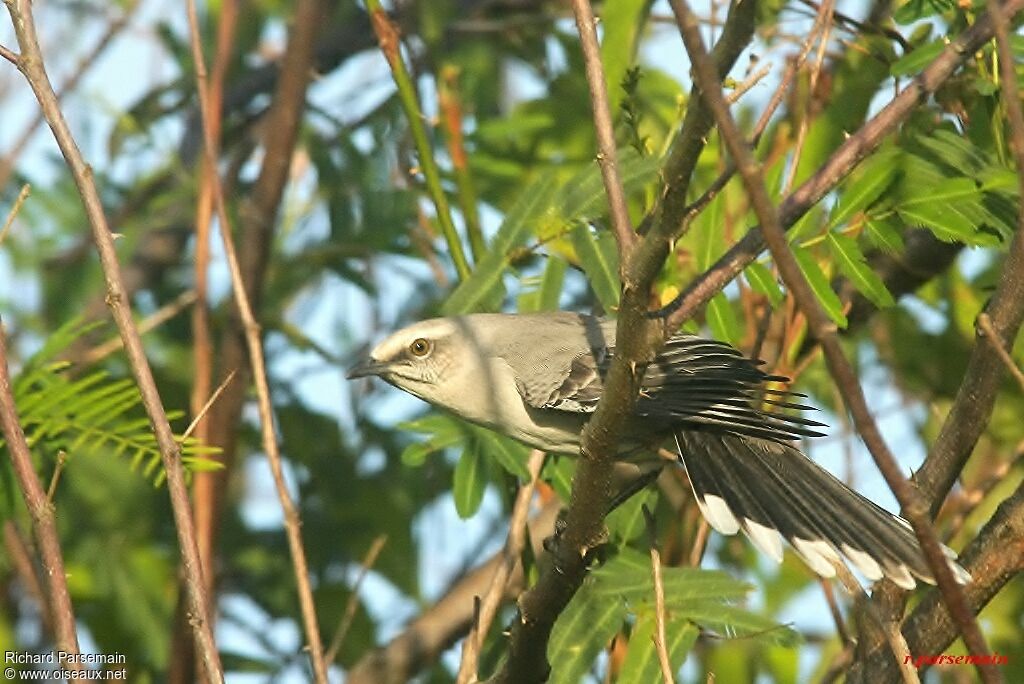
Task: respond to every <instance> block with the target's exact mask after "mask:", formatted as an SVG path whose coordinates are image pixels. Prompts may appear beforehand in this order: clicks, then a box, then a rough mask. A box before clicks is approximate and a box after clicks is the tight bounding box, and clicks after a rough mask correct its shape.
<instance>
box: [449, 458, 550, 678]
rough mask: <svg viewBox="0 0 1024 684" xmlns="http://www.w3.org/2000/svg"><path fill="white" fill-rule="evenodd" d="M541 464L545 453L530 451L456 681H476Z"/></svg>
mask: <svg viewBox="0 0 1024 684" xmlns="http://www.w3.org/2000/svg"><path fill="white" fill-rule="evenodd" d="M543 467H544V452H543V451H538V450H534V451H532V452H531V453H530V459H529V461H527V463H526V469H527V471H528V472H529V473H530V479H529V481H528V482H525V483H523V485H522V486H521V487H520V488H519V492H518V493H517V494H516V499H515V502H514V503H513V504H512V512H511V514H510V515H509V527H508V537H507V538H506V540H505V548H504V550H503V551H502V553H501V563H500V564H499V565H498V567H496V568H495V569H494V576H493V577H492V578H491V583H490V585H489V586H488V587H487V593H485V594H484V595H483V598H482V599H481V600H480V604H479V609H478V610H477V611H475V613H476V616H475V617H476V619H475V620H474V621H473V626H472V627H471V628H470V630H469V634H467V635H466V639H465V641H463V643H462V661H461V662H460V663H459V672H458V675H456V678H455V681H456V683H457V684H468V683H469V682H475V681H477V678H478V677H479V673H478V672H477V667H478V661H479V659H480V648H481V646H483V640H484V638H485V637H486V636H487V633H488V632H489V631H490V629H491V623H493V622H494V617H495V615H497V613H498V608H499V606H501V602H502V599H503V598H504V597H505V592H506V591H507V590H508V581H509V578H510V577H511V576H512V571H513V570H515V567H516V564H517V563H519V559H520V558H521V557H522V554H523V549H524V548H526V540H527V528H526V520H527V518H528V516H529V513H530V502H531V501H532V500H533V490H534V488H535V487H536V486H537V478H538V477H539V476H540V471H541V469H542V468H543Z"/></svg>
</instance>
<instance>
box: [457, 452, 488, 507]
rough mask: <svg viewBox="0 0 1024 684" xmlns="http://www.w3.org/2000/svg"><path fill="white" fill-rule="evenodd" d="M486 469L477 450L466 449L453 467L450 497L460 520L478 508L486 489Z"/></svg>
mask: <svg viewBox="0 0 1024 684" xmlns="http://www.w3.org/2000/svg"><path fill="white" fill-rule="evenodd" d="M486 473H487V468H486V464H485V463H484V459H483V455H482V454H481V453H480V451H479V450H478V449H473V448H468V449H465V450H464V451H463V452H462V457H461V458H459V462H458V463H457V464H456V465H455V477H454V481H453V483H452V496H453V497H454V498H455V510H456V511H457V512H458V514H459V517H460V518H468V517H470V516H472V515H473V514H474V513H476V511H477V509H478V508H480V502H481V501H483V498H484V489H486V487H487V474H486Z"/></svg>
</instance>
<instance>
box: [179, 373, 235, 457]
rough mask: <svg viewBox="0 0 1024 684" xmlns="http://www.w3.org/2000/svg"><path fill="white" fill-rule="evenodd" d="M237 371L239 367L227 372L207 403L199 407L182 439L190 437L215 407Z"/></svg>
mask: <svg viewBox="0 0 1024 684" xmlns="http://www.w3.org/2000/svg"><path fill="white" fill-rule="evenodd" d="M237 372H238V369H237V368H232V369H231V371H230V372H229V373H228V374H227V377H225V378H224V380H223V381H222V382H221V383H220V385H218V386H217V389H216V390H214V391H213V394H211V395H210V398H209V399H207V400H206V403H205V404H203V406H202V408H200V409H199V412H198V413H196V417H195V418H193V419H192V422H191V423H189V424H188V427H187V428H185V432H184V433H182V435H181V439H182V441H184V440H186V439H188V438H189V437H190V436H191V435H192V431H193V430H195V429H196V426H197V425H199V423H200V422H201V421H202V420H203V418H205V417H206V414H207V413H208V412H209V411H210V409H211V408H213V405H214V404H215V403H217V399H218V398H219V397H220V395H221V393H222V392H223V391H224V390H226V389H227V388H228V385H230V384H231V381H232V380H234V379H235V374H236V373H237Z"/></svg>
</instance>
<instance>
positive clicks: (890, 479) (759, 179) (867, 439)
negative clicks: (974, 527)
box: [669, 0, 1002, 682]
mask: <svg viewBox="0 0 1024 684" xmlns="http://www.w3.org/2000/svg"><path fill="white" fill-rule="evenodd" d="M669 4H670V5H671V6H672V10H673V12H674V13H675V15H676V19H677V20H678V22H679V29H680V31H681V32H682V34H683V41H684V42H685V43H686V50H687V52H688V53H689V54H690V61H691V63H692V64H693V68H694V71H695V78H696V80H697V82H698V83H699V84H700V86H701V91H702V96H703V97H704V98H705V99H706V100H707V101H708V103H709V105H710V107H711V109H712V111H713V112H714V114H715V119H716V120H717V122H718V128H719V133H720V134H721V136H722V137H723V139H724V140H725V142H726V146H727V147H728V149H729V152H730V154H731V155H732V157H733V160H734V161H735V163H736V165H737V169H738V171H739V173H740V176H741V177H742V178H743V182H744V185H745V186H746V189H747V194H748V196H749V198H750V202H751V204H752V206H753V209H754V212H755V214H756V215H757V218H758V221H759V222H760V224H761V232H762V233H763V235H764V239H765V241H766V242H767V243H768V248H769V249H770V250H771V254H772V258H773V259H774V260H775V264H776V266H777V267H778V269H779V272H780V275H781V276H782V278H783V280H784V282H785V283H786V285H787V286H788V288H789V290H790V291H791V292H792V293H793V296H794V298H795V299H796V301H797V303H798V305H799V306H800V309H801V310H802V311H803V312H804V315H805V316H806V317H807V322H808V326H809V328H810V330H811V332H812V334H813V335H814V336H815V337H816V338H817V339H818V342H819V343H820V344H821V346H822V349H823V350H824V353H825V361H826V363H827V364H828V368H829V371H830V373H831V375H832V377H833V379H834V380H835V381H836V384H837V385H838V387H839V391H840V393H841V394H842V397H843V401H844V403H845V404H846V408H847V410H848V411H849V412H850V414H851V415H852V416H853V420H854V424H855V425H856V426H857V431H858V432H859V433H860V435H861V438H862V439H863V440H864V443H865V445H866V446H867V447H868V450H869V451H870V452H871V455H872V457H873V458H874V459H875V463H876V464H877V465H878V469H879V470H880V471H881V472H882V475H883V476H884V477H885V480H886V482H887V483H888V485H889V488H890V489H891V490H892V491H893V493H894V494H895V495H896V498H897V500H898V501H899V502H900V505H901V507H902V508H903V511H904V514H905V515H906V517H907V518H908V520H909V521H910V524H911V525H912V526H913V528H914V532H915V534H916V535H917V538H918V541H919V542H920V544H921V549H922V551H923V553H924V556H925V559H926V561H927V562H928V566H929V568H930V569H931V571H932V574H933V576H934V577H935V580H936V582H937V583H938V585H939V588H940V590H941V591H942V595H943V598H944V599H945V601H946V604H947V605H948V606H949V608H950V612H951V613H952V614H953V616H954V617H955V618H956V622H957V624H958V626H959V628H960V631H961V633H962V634H963V637H964V643H965V644H966V645H967V647H968V648H969V649H970V651H971V652H972V653H974V654H977V655H987V654H988V653H989V650H988V645H987V644H986V642H985V638H984V636H983V635H982V633H981V630H980V629H979V628H978V623H977V620H976V619H975V616H974V614H973V613H972V612H971V610H970V608H969V607H968V605H967V602H966V599H965V598H964V594H963V591H962V590H961V587H960V586H959V585H958V584H957V582H956V579H955V578H954V577H953V571H952V569H951V568H950V566H949V563H948V562H947V559H946V557H945V555H944V554H943V551H942V547H941V545H940V544H939V541H938V537H937V536H936V534H935V530H934V529H933V528H932V526H931V521H930V518H929V517H928V515H927V511H928V509H927V505H926V504H925V502H924V500H923V499H922V498H921V496H920V493H919V492H918V491H917V490H916V489H915V488H914V486H913V484H912V483H911V482H910V481H909V480H907V479H906V478H905V477H903V474H902V472H901V471H900V467H899V464H898V463H897V462H896V458H895V457H894V456H893V454H892V452H891V451H890V450H889V447H888V445H887V444H886V443H885V440H884V439H883V437H882V434H881V432H880V431H879V429H878V425H877V424H876V423H875V420H874V417H873V416H872V415H871V411H870V409H869V408H868V405H867V401H866V400H865V398H864V393H863V390H862V389H861V387H860V382H859V381H858V379H857V374H856V373H855V371H854V370H853V367H852V366H851V365H850V363H849V361H848V360H847V359H846V356H845V355H844V353H843V350H842V347H841V346H840V342H839V336H838V334H837V332H836V326H835V324H834V323H832V322H831V321H830V320H829V318H828V316H827V315H826V314H825V312H824V311H823V310H822V309H821V305H820V304H819V303H818V300H817V297H816V296H815V295H814V292H813V291H812V289H811V286H810V284H809V283H808V282H807V279H806V278H805V277H804V275H803V273H802V271H801V270H800V266H799V265H798V264H797V262H796V258H795V257H794V256H793V253H792V252H791V251H790V249H789V243H788V242H787V240H786V236H785V229H784V228H783V226H782V223H781V221H780V219H779V214H778V213H777V212H776V210H775V207H774V206H773V205H772V203H771V200H770V199H769V197H768V190H767V188H766V186H765V183H764V174H763V170H762V169H761V165H760V164H759V163H758V162H757V160H756V159H755V158H754V155H753V153H752V152H751V150H750V149H749V147H748V146H747V144H746V142H745V141H744V140H743V136H742V134H741V133H740V130H739V128H738V127H737V126H736V123H735V121H733V119H732V115H731V113H730V112H729V107H728V105H727V104H726V103H725V99H724V97H723V95H722V91H721V87H720V86H719V83H718V75H717V73H716V70H715V66H714V64H713V63H712V61H711V59H710V57H709V56H708V55H707V53H706V51H705V49H704V41H703V39H702V38H701V35H700V28H699V26H698V24H697V18H696V15H694V14H693V12H692V10H690V8H689V5H688V4H687V3H686V1H685V0H670V3H669ZM978 672H979V674H980V675H981V678H982V680H983V681H985V682H1001V681H1002V675H1001V673H1000V671H999V670H998V669H997V668H996V667H995V666H994V665H991V664H986V665H978Z"/></svg>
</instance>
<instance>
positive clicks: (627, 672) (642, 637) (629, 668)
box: [616, 611, 700, 684]
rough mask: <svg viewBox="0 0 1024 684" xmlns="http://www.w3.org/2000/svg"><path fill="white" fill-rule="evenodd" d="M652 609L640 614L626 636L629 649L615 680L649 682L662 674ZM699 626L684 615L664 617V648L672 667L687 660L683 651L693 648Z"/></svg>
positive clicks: (635, 683)
mask: <svg viewBox="0 0 1024 684" xmlns="http://www.w3.org/2000/svg"><path fill="white" fill-rule="evenodd" d="M654 628H655V620H654V611H645V612H644V613H643V614H641V615H639V616H638V617H637V620H636V625H635V626H634V627H633V633H632V635H630V637H629V650H628V651H627V652H626V660H625V662H623V664H622V670H621V671H620V672H619V678H618V679H617V680H616V682H617V683H618V684H650V682H657V681H659V680H660V677H661V665H660V664H659V662H658V652H657V650H656V649H655V648H654ZM699 634H700V630H698V629H697V627H696V626H694V624H693V623H692V622H690V621H689V620H687V619H685V618H674V619H672V618H670V619H668V620H666V621H665V650H666V651H667V652H668V661H669V663H670V664H671V665H672V671H673V672H677V671H678V670H679V668H680V667H682V666H683V661H685V660H686V654H687V653H689V652H690V649H691V648H693V644H694V643H695V642H696V641H697V636H698V635H699Z"/></svg>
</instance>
